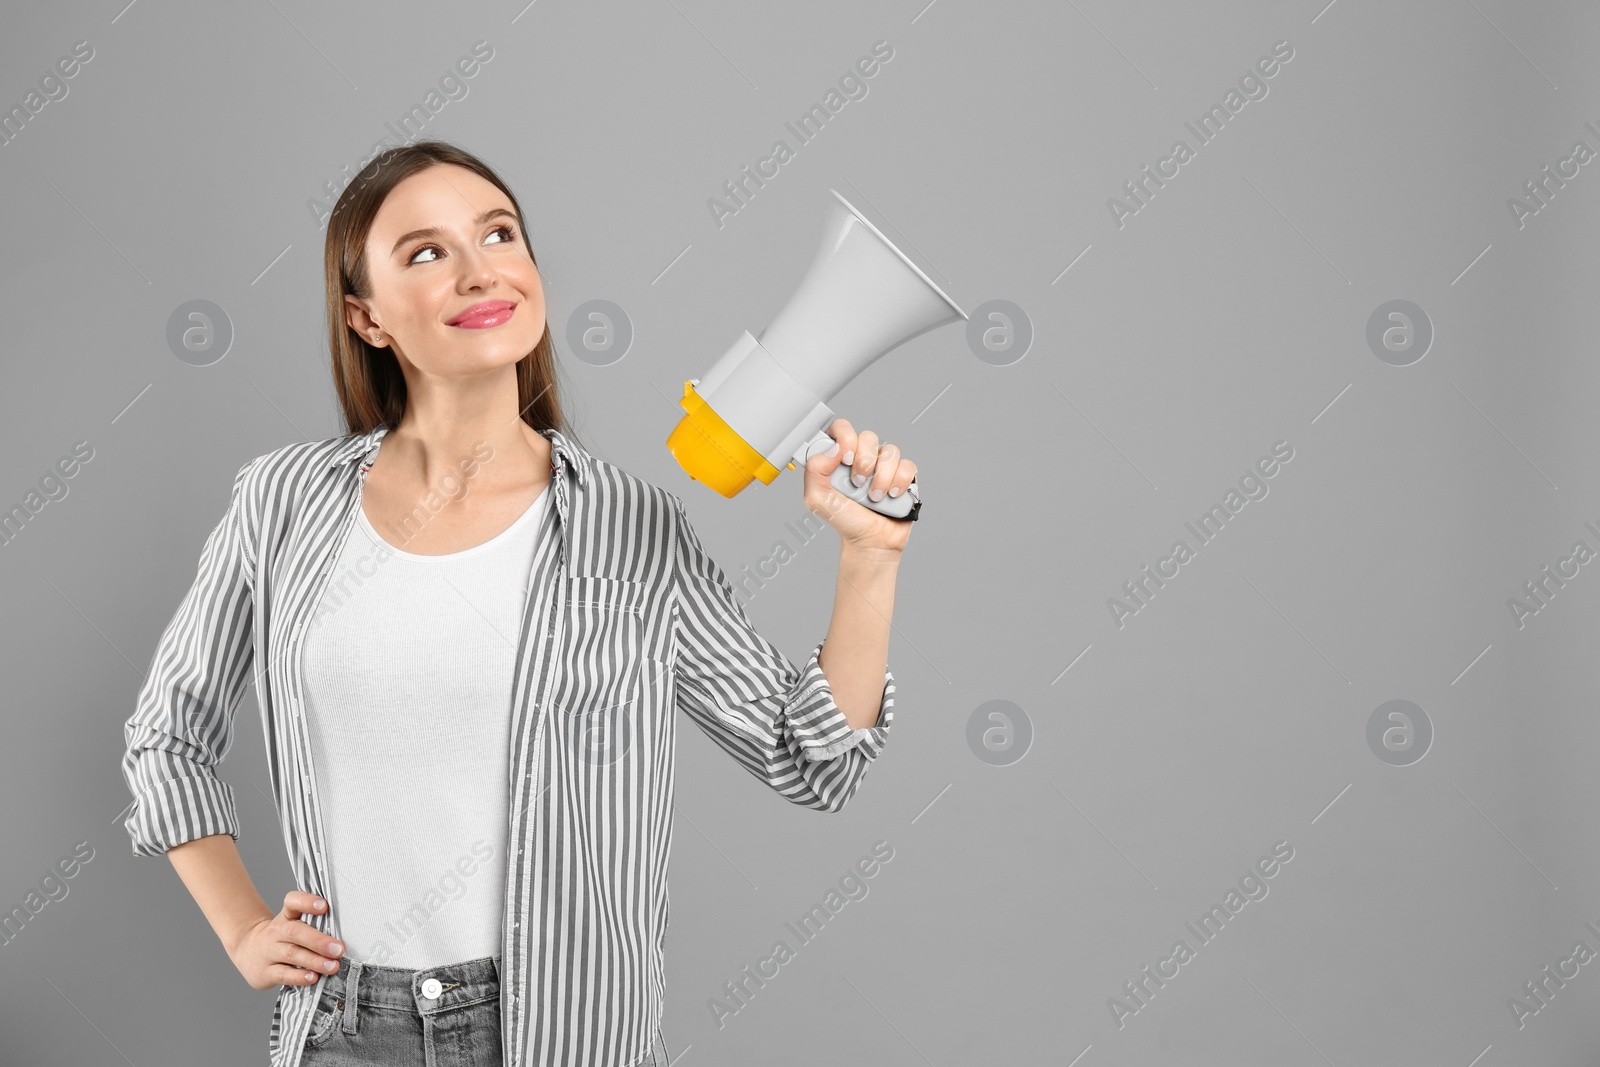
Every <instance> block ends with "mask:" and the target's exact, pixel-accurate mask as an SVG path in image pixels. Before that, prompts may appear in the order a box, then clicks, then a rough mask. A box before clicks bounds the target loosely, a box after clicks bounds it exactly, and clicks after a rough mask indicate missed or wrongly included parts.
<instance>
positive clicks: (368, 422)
mask: <svg viewBox="0 0 1600 1067" xmlns="http://www.w3.org/2000/svg"><path fill="white" fill-rule="evenodd" d="M442 163H454V164H455V165H456V166H458V167H465V168H466V169H467V170H470V171H472V172H473V173H475V174H477V175H479V176H480V177H482V178H483V179H484V180H485V181H488V182H491V183H493V184H494V186H495V187H496V188H498V189H499V190H500V191H501V192H502V193H504V194H506V199H508V200H510V201H511V207H512V210H514V211H515V212H516V213H517V222H518V226H517V229H518V230H520V231H521V233H522V243H523V246H524V247H526V248H527V250H528V255H529V256H530V257H533V246H532V245H531V244H529V243H528V227H527V226H526V225H524V224H523V223H522V206H521V205H520V204H518V203H517V198H516V196H515V195H513V194H512V192H511V190H510V189H509V188H507V187H506V183H505V182H503V181H501V180H500V176H499V175H498V174H496V173H495V172H494V171H493V169H491V168H490V167H489V165H488V164H486V163H484V162H483V161H482V160H480V159H478V158H477V157H476V156H474V155H472V154H471V153H470V152H467V151H465V150H464V149H461V148H457V147H456V146H455V145H452V144H448V143H446V142H444V141H437V140H433V141H417V142H415V143H412V144H406V145H399V146H395V147H390V148H386V149H384V150H383V151H381V152H379V153H378V154H377V155H375V156H373V157H372V160H371V161H370V162H369V163H368V164H367V165H366V166H365V167H363V168H362V169H361V172H360V173H359V174H357V175H356V176H355V178H354V179H352V180H351V182H350V184H349V185H347V186H345V189H344V191H343V192H342V193H340V194H339V200H338V202H337V203H336V204H334V206H333V212H332V214H331V215H329V217H328V235H327V239H326V240H325V242H324V244H323V254H322V263H323V278H324V289H325V291H326V296H327V311H328V350H329V352H330V353H331V355H332V359H333V385H334V388H335V390H337V392H338V394H339V406H340V407H341V408H342V409H343V411H344V422H345V432H346V433H352V434H355V433H366V432H367V431H368V430H371V429H373V428H374V427H376V426H377V425H378V424H379V423H380V422H381V423H386V424H387V425H388V426H390V427H391V428H392V427H394V426H397V425H399V423H400V418H401V416H403V415H404V414H405V410H406V380H405V376H404V375H403V374H402V373H401V372H400V363H399V361H398V360H396V359H395V355H394V352H393V351H392V350H390V349H388V348H378V347H376V346H374V345H371V344H368V343H367V339H366V338H365V337H362V336H361V334H360V333H358V332H357V331H356V330H355V329H353V328H352V327H351V326H350V323H349V320H348V317H347V315H346V305H345V299H344V298H345V294H346V293H349V294H351V295H353V296H356V297H359V298H360V299H362V300H367V299H370V298H371V296H372V285H371V278H370V277H369V275H368V273H367V261H366V245H367V235H368V234H369V233H370V232H371V230H372V220H373V219H374V218H375V217H376V216H377V214H378V209H379V208H380V207H382V206H383V202H384V200H385V198H387V197H388V195H389V191H390V190H391V189H393V188H394V187H395V186H396V185H398V184H399V183H400V182H401V181H403V180H405V179H406V178H408V177H410V176H411V175H413V174H416V173H417V172H418V171H422V170H426V169H428V168H429V167H435V166H438V165H440V164H442ZM533 262H534V266H535V267H537V266H538V265H539V260H538V258H537V257H533ZM517 410H518V411H520V412H521V414H522V421H523V422H526V423H527V424H528V425H529V426H531V427H533V428H534V429H535V430H539V431H541V432H542V431H544V430H547V429H557V430H560V431H561V432H562V433H563V434H565V435H567V436H568V437H571V438H573V439H574V440H576V435H575V434H574V433H573V432H572V429H571V427H570V426H569V425H568V424H567V420H566V415H565V414H564V413H563V412H562V410H561V398H560V395H559V391H558V390H557V388H556V356H555V347H554V345H553V344H552V342H551V340H550V322H549V319H548V317H547V318H546V320H545V328H544V336H542V337H540V338H539V343H538V344H537V345H535V346H534V348H533V351H531V352H529V353H528V354H527V355H525V356H523V357H522V358H521V359H520V360H518V361H517Z"/></svg>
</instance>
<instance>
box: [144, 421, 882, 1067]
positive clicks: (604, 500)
mask: <svg viewBox="0 0 1600 1067" xmlns="http://www.w3.org/2000/svg"><path fill="white" fill-rule="evenodd" d="M387 430H388V427H387V426H384V425H381V424H380V425H379V426H377V427H375V428H374V429H373V430H371V431H370V432H368V433H365V434H352V435H348V436H345V437H338V438H330V439H327V440H323V441H313V442H297V443H295V444H291V445H287V446H284V447H282V448H279V449H277V450H275V451H272V452H269V453H267V454H266V455H263V456H258V457H257V458H255V459H253V460H251V461H250V462H249V463H246V464H245V465H244V466H243V467H242V468H240V470H239V472H238V474H237V475H236V476H235V478H234V482H233V491H232V497H231V500H230V502H229V505H228V509H227V512H226V514H225V515H224V516H223V517H222V519H221V521H220V522H219V523H218V524H217V526H216V527H215V528H214V529H213V530H212V531H211V533H210V535H209V536H208V537H207V539H206V542H205V545H204V547H203V549H202V550H201V553H200V562H199V567H198V573H197V574H196V577H195V580H194V583H193V585H192V586H191V587H190V588H189V590H188V592H187V593H186V594H185V595H184V597H183V599H182V600H181V602H180V603H179V605H178V609H177V611H176V613H175V614H174V615H173V617H172V620H171V621H170V622H169V623H168V624H167V626H166V628H165V629H164V630H163V632H162V634H161V637H160V639H159V642H158V644H157V647H156V650H155V653H154V656H153V658H152V665H151V669H150V673H149V674H148V676H147V677H146V679H145V682H144V684H143V685H142V686H141V688H140V690H139V695H138V700H137V705H136V709H135V711H134V713H133V715H132V716H131V717H130V718H129V720H128V722H127V725H126V727H125V731H124V733H125V738H126V742H127V750H126V753H125V755H124V757H123V761H122V770H123V776H124V778H125V779H126V781H127V784H128V788H129V790H130V791H131V793H132V795H133V806H132V811H131V814H130V815H129V816H128V818H127V820H126V822H125V824H124V825H125V827H126V829H127V831H128V834H129V836H130V837H131V838H132V841H133V852H134V854H135V855H137V856H155V855H160V854H162V853H164V852H165V851H166V850H167V849H169V848H172V847H173V846H175V845H179V844H182V843H184V842H186V841H191V840H194V839H195V838H199V837H204V836H207V835H210V834H223V833H226V834H230V835H232V836H233V837H234V838H236V839H237V837H238V836H239V828H238V816H237V813H236V810H235V806H234V797H233V792H232V790H231V789H230V788H229V786H228V785H227V784H226V783H225V782H223V781H222V780H221V779H220V778H218V777H217V774H216V769H217V765H218V764H219V763H220V762H221V761H222V759H223V757H224V756H225V755H226V754H227V752H228V750H229V748H230V746H231V744H232V740H233V717H234V711H235V709H236V708H237V706H238V703H239V699H240V697H241V696H242V695H243V692H244V685H245V682H246V681H247V680H249V679H252V678H253V680H254V682H255V690H256V699H257V702H258V704H259V705H260V709H261V716H262V722H263V724H264V728H265V731H266V753H267V772H268V777H269V779H270V782H271V787H272V797H273V802H274V804H275V805H276V807H277V812H278V819H279V822H280V823H281V825H282V827H283V832H284V840H285V844H286V845H287V849H288V855H289V860H290V862H291V864H292V866H293V869H294V876H295V886H296V887H297V888H300V889H303V890H305V891H306V892H310V893H315V894H317V895H319V896H323V897H328V896H329V892H330V882H331V879H330V877H329V868H328V863H327V856H326V849H327V843H326V842H327V836H326V831H325V827H326V822H325V821H324V820H325V818H326V814H325V812H324V810H323V808H322V806H321V803H320V801H319V798H318V795H317V790H316V778H315V775H314V774H313V773H312V766H311V751H310V746H309V743H308V740H307V730H306V715H305V709H304V677H303V674H302V671H301V654H302V648H303V646H304V642H305V636H306V627H307V625H308V624H309V622H310V620H311V618H312V615H313V613H314V612H315V610H316V607H317V604H318V602H319V600H320V599H321V595H322V592H323V590H324V589H325V587H326V585H327V583H328V580H329V577H330V575H331V574H332V571H333V566H334V563H335V560H336V557H337V555H338V549H339V547H340V546H341V545H342V544H343V543H344V539H345V537H346V535H347V534H348V533H349V531H350V529H351V524H352V523H354V522H355V521H356V518H357V515H358V514H359V513H360V509H361V491H362V486H363V484H364V482H365V478H366V472H367V469H368V467H369V466H370V464H371V462H372V459H373V458H374V456H375V455H376V453H377V450H378V443H379V441H380V440H381V439H382V437H383V435H384V434H385V433H386V432H387ZM542 432H543V433H544V435H545V437H546V438H548V439H549V441H550V445H551V484H550V490H551V491H552V493H553V496H552V501H551V502H552V503H553V504H554V506H553V507H547V508H546V509H545V511H544V515H543V517H542V519H541V520H540V521H541V526H540V530H539V537H538V546H537V549H536V552H535V556H534V559H533V563H532V567H531V573H530V575H528V576H526V577H527V580H528V583H529V588H530V590H531V592H530V595H529V596H528V598H527V603H526V605H525V607H524V610H523V615H522V619H521V626H520V629H519V631H518V634H517V638H516V649H517V651H516V657H515V675H514V679H513V684H512V701H511V703H512V706H511V714H510V734H511V736H510V746H509V748H510V767H509V772H510V797H509V801H510V804H509V808H510V816H509V819H508V821H507V825H506V839H505V845H506V857H507V863H506V881H505V886H504V892H505V905H506V906H505V908H504V917H503V919H502V930H501V960H502V962H501V975H502V987H501V1000H500V1008H501V1022H502V1027H503V1031H502V1038H503V1044H504V1048H505V1057H506V1064H507V1067H579V1065H583V1067H627V1065H629V1064H633V1063H635V1062H636V1061H639V1060H641V1059H643V1058H644V1057H646V1056H647V1055H648V1054H649V1052H650V1049H651V1045H652V1041H653V1040H654V1039H655V1038H656V1037H657V1036H658V1035H659V1033H660V1027H661V1016H662V1008H663V1001H664V994H665V977H666V975H665V967H664V958H663V944H664V940H665V937H666V928H667V917H668V910H669V909H668V902H667V857H668V852H669V850H670V848H671V842H672V798H673V776H674V763H673V752H674V743H675V731H674V725H675V716H674V714H673V712H674V710H675V709H681V710H682V711H684V712H686V713H687V714H688V716H689V718H690V719H692V720H693V721H694V723H695V725H697V726H698V727H700V729H701V730H703V731H704V732H705V733H706V734H707V735H708V736H709V737H710V738H711V740H712V741H713V742H715V743H716V744H717V745H718V746H719V747H720V748H722V749H723V750H724V751H726V752H727V753H728V754H729V755H731V756H732V757H733V758H734V759H735V760H737V761H738V762H739V764H740V765H741V766H743V767H744V768H745V769H746V770H747V771H749V772H750V773H751V774H752V775H754V776H755V777H756V778H758V779H760V780H761V781H762V782H765V783H766V784H767V785H768V786H771V787H772V788H773V789H774V790H776V791H777V792H778V794H779V795H781V796H782V797H783V798H784V799H786V800H788V801H790V802H792V803H795V804H799V805H802V806H804V807H808V808H815V809H817V810H818V811H838V810H840V809H841V808H842V807H843V806H844V805H845V803H846V802H847V801H849V799H850V797H851V796H852V795H853V794H854V793H855V791H856V789H857V788H858V787H859V786H860V785H861V780H862V777H863V776H864V775H865V774H866V771H867V768H868V767H869V766H870V765H871V763H872V761H873V760H874V759H875V758H876V757H877V755H878V753H879V752H880V750H881V749H882V747H883V745H884V744H885V742H886V741H887V740H888V732H889V727H890V723H891V721H892V719H893V711H892V710H891V709H892V706H893V704H894V676H893V675H892V674H891V673H889V672H888V671H887V670H885V672H884V687H883V695H882V699H881V703H880V707H879V712H878V720H877V724H876V725H875V726H872V727H868V728H865V729H859V730H857V729H853V728H852V727H851V726H850V724H849V723H848V721H847V720H846V719H845V717H844V713H843V712H842V711H840V710H839V708H838V706H837V705H836V704H835V703H834V701H833V695H832V691H831V689H830V688H829V685H828V680H827V677H826V676H825V675H824V674H823V672H822V668H821V666H820V664H819V662H818V656H819V655H820V653H821V651H822V643H818V644H817V646H816V647H815V648H814V649H812V651H811V654H810V656H809V657H808V658H807V660H806V661H805V664H804V666H802V667H796V666H795V664H794V663H793V662H791V661H790V660H789V659H788V658H787V657H785V655H784V654H783V653H782V652H781V651H779V649H778V648H777V647H776V646H775V645H773V644H772V643H771V642H770V641H768V640H766V639H765V638H763V637H762V636H761V635H760V634H758V633H757V632H756V630H755V628H754V626H753V625H752V624H751V622H750V619H749V617H748V616H747V615H746V613H745V611H744V607H743V605H742V604H740V603H739V601H738V600H737V599H736V598H735V596H734V590H733V587H732V585H731V584H730V583H729V581H728V579H727V577H726V575H725V574H724V573H723V571H722V569H721V568H720V567H719V566H718V565H717V563H716V562H715V561H714V560H713V559H712V558H711V556H710V555H709V554H708V553H707V552H706V549H705V547H704V545H703V544H702V543H701V542H700V539H699V537H698V536H697V534H696V533H695V531H694V529H693V527H692V526H691V525H690V524H689V521H688V517H687V515H686V514H685V512H684V507H683V501H682V500H681V499H679V498H678V497H677V496H675V495H673V494H671V493H668V492H666V491H665V490H663V489H661V488H659V487H658V486H655V485H653V484H651V483H649V482H646V481H644V480H642V479H640V478H637V477H635V476H633V475H631V474H628V473H626V472H625V471H623V470H622V469H621V468H619V467H617V466H615V465H613V464H611V463H608V462H606V461H604V460H602V459H599V458H598V457H595V456H593V455H591V454H589V453H588V452H586V451H584V450H583V449H581V448H579V447H578V446H577V445H576V444H575V443H573V442H571V441H570V440H568V438H567V437H566V436H565V435H564V434H562V433H561V432H560V431H559V430H553V429H552V430H545V431H542ZM375 636H377V637H378V638H380V639H381V635H375ZM350 652H351V654H352V655H360V653H361V650H360V649H359V648H353V649H351V650H350ZM334 815H335V817H337V815H338V813H337V812H334ZM332 910H333V909H330V912H331V911H332ZM304 921H305V922H307V923H309V924H310V925H311V926H313V927H315V928H316V929H318V930H320V931H322V932H323V933H325V934H328V935H329V936H331V937H339V936H340V934H339V916H338V915H337V914H330V915H325V916H324V915H308V916H306V917H305V919H304ZM321 986H322V982H321V980H320V979H319V981H317V982H315V983H313V984H311V985H295V986H281V987H280V988H279V990H278V996H277V1001H276V1003H275V1005H274V1010H273V1015H272V1025H271V1030H270V1032H269V1048H270V1054H271V1057H270V1061H271V1064H272V1067H298V1064H299V1062H300V1055H301V1050H302V1048H303V1045H304V1042H305V1038H306V1035H307V1032H308V1030H309V1028H310V1023H311V1016H312V1014H313V1011H314V1009H315V1006H316V1003H317V999H318V997H319V995H320V992H321Z"/></svg>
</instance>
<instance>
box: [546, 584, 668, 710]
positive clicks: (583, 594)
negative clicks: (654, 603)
mask: <svg viewBox="0 0 1600 1067" xmlns="http://www.w3.org/2000/svg"><path fill="white" fill-rule="evenodd" d="M644 603H645V583H643V582H639V581H633V580H630V579H626V578H606V577H601V576H598V575H580V576H577V577H571V578H568V579H567V604H566V619H565V626H566V641H565V645H566V647H565V649H563V655H561V656H560V657H559V659H558V661H557V662H556V663H555V664H554V665H553V669H554V670H556V671H557V672H558V678H559V680H558V682H557V684H556V685H555V686H554V690H553V693H552V695H551V700H552V702H553V704H554V706H555V709H556V710H557V711H558V712H559V713H562V714H565V715H607V716H612V715H615V714H616V713H617V712H619V711H626V712H631V711H632V710H634V709H633V708H632V707H631V706H630V705H631V703H632V702H633V701H636V700H637V699H638V697H639V694H640V690H641V688H642V685H643V678H642V674H643V671H644V669H645V666H646V664H647V662H648V658H647V657H646V655H645V649H644Z"/></svg>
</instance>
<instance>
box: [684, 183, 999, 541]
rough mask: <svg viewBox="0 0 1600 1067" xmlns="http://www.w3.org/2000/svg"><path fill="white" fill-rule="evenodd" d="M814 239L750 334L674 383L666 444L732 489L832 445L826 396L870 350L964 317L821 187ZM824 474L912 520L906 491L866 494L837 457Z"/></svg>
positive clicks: (718, 485) (861, 498) (848, 491)
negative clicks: (826, 199) (792, 282)
mask: <svg viewBox="0 0 1600 1067" xmlns="http://www.w3.org/2000/svg"><path fill="white" fill-rule="evenodd" d="M829 192H831V193H832V194H833V203H832V204H831V205H830V207H829V212H828V218H827V221H826V223H825V224H824V226H823V231H822V246H821V248H819V249H818V251H817V255H816V258H815V259H814V260H812V262H811V269H810V270H808V271H807V272H806V275H805V277H804V278H803V279H802V280H801V282H800V285H799V288H797V289H795V291H794V294H793V295H792V296H790V297H789V301H788V303H786V304H784V305H783V309H782V310H781V311H779V312H778V314H777V315H776V316H775V317H774V318H773V320H772V321H771V323H769V324H768V326H767V328H766V329H764V330H762V331H761V334H760V336H759V337H752V336H751V335H750V331H748V330H746V331H744V333H742V334H741V335H740V336H739V339H738V340H736V341H734V343H733V346H732V347H731V348H729V349H728V350H727V352H725V353H724V354H723V356H722V358H721V359H718V360H717V361H716V362H715V363H713V364H712V365H711V369H710V370H708V371H706V373H705V376H704V377H701V378H690V379H688V380H686V381H685V382H684V383H683V396H682V397H681V398H680V399H679V401H678V403H679V405H680V406H681V407H682V408H683V410H684V411H685V412H686V414H685V415H684V416H683V418H682V419H681V420H679V422H678V425H677V426H676V427H675V428H674V429H673V431H672V433H671V434H669V435H668V436H667V448H668V449H669V450H671V452H672V455H673V458H675V459H676V460H677V461H678V464H679V465H680V466H681V467H683V469H684V470H685V471H686V472H687V473H688V475H689V477H690V478H693V479H694V480H695V481H699V482H704V483H705V484H706V485H708V486H710V487H711V488H713V489H715V490H716V491H717V492H719V493H721V494H722V495H723V496H725V497H731V496H733V495H734V494H735V493H737V492H739V491H740V490H741V489H743V488H744V487H745V486H747V485H749V484H750V482H751V481H752V480H754V479H760V480H761V483H762V484H763V485H770V484H771V483H772V480H773V479H774V478H776V477H777V476H778V473H779V469H780V467H782V466H784V465H785V464H787V466H788V468H789V469H790V470H793V469H794V468H795V465H796V464H799V465H801V466H804V465H805V462H806V460H807V459H809V458H810V457H811V456H813V455H815V454H816V453H817V452H819V451H821V452H825V451H827V450H828V449H830V448H832V447H833V443H834V442H833V438H831V437H829V436H828V434H827V432H826V427H827V426H828V425H829V424H830V423H831V422H832V421H833V419H834V412H833V410H832V409H831V408H830V407H829V406H828V403H829V401H831V400H832V399H833V397H834V396H835V395H836V394H837V393H838V392H839V391H840V390H841V389H843V388H844V387H845V385H846V384H848V383H849V382H850V380H851V379H853V378H854V377H855V376H856V375H858V374H860V373H861V372H862V371H863V370H865V369H866V367H867V366H868V365H869V364H870V363H872V362H873V361H874V360H876V359H878V358H879V357H880V356H882V355H884V354H885V353H887V352H890V351H892V350H893V349H895V348H898V347H899V346H900V345H902V344H905V343H906V342H907V341H909V340H911V339H912V338H913V337H917V336H920V335H922V334H924V333H927V332H928V331H929V330H931V329H933V328H934V327H936V326H943V325H945V324H946V323H950V322H954V321H956V320H957V319H962V320H965V319H966V317H967V313H966V312H964V311H962V310H961V309H960V308H959V307H957V306H956V303H955V301H953V300H951V299H950V298H949V297H948V296H946V295H945V294H944V293H943V292H942V291H941V290H940V289H939V287H938V286H937V285H935V284H933V282H932V281H930V280H929V278H928V276H927V275H926V274H924V273H922V271H921V270H920V269H918V268H917V266H916V264H914V263H912V262H911V260H910V259H908V258H907V257H906V255H905V253H904V252H901V251H900V250H899V249H898V248H896V247H895V246H894V244H893V243H892V242H891V241H890V240H889V239H888V238H887V237H885V236H884V235H883V234H882V232H880V231H879V230H878V228H877V227H876V226H874V225H873V224H872V223H870V222H868V221H867V219H866V217H865V216H864V215H862V214H861V212H859V211H857V210H856V209H855V208H854V207H852V206H851V205H850V202H849V201H848V200H846V199H845V198H844V197H842V196H840V195H839V192H838V190H836V189H830V190H829ZM830 484H831V485H832V486H833V487H834V488H835V489H837V490H838V491H839V492H840V493H842V494H844V495H845V496H847V497H849V498H850V499H851V500H854V501H855V502H856V503H858V504H862V505H864V506H865V507H868V508H871V509H872V510H873V511H876V512H879V513H880V514H883V515H888V516H890V517H891V518H896V519H909V520H915V519H916V517H917V511H918V509H920V508H921V506H922V500H921V498H920V496H918V494H917V483H916V479H912V482H911V488H910V490H909V491H908V492H906V493H904V494H902V495H900V496H898V497H889V496H885V497H884V498H883V499H882V500H876V501H874V500H868V499H867V486H865V485H863V486H859V487H857V486H855V485H852V484H851V482H850V468H849V467H848V466H846V465H845V464H842V463H841V464H840V465H839V467H838V469H837V470H835V471H834V472H833V476H832V478H831V479H830Z"/></svg>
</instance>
